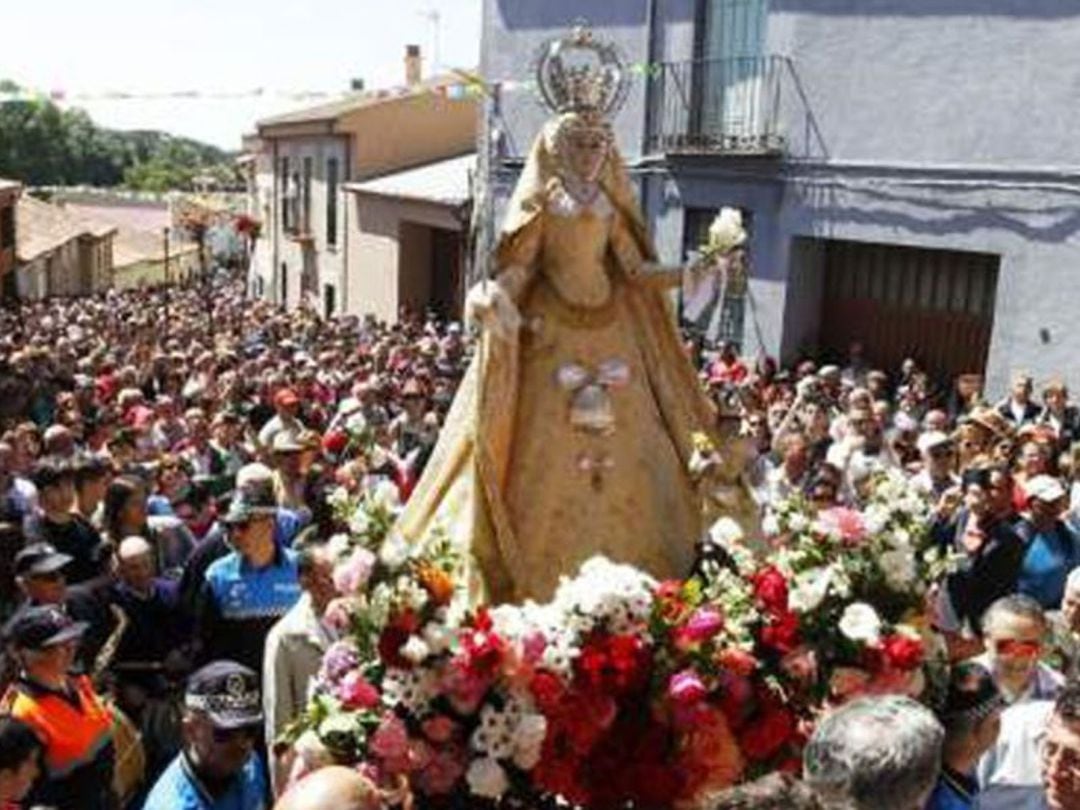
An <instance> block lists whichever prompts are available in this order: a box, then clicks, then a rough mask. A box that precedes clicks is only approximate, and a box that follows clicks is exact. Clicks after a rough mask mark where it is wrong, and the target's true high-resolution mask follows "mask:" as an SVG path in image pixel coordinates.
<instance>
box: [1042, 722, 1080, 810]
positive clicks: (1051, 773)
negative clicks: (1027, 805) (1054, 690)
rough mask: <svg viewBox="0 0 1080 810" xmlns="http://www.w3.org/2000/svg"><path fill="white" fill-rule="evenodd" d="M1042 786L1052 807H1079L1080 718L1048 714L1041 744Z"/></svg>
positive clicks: (1054, 809) (1065, 809)
mask: <svg viewBox="0 0 1080 810" xmlns="http://www.w3.org/2000/svg"><path fill="white" fill-rule="evenodd" d="M1042 772H1043V785H1044V787H1045V788H1046V803H1047V804H1048V805H1049V806H1050V808H1051V810H1074V808H1078V807H1080V721H1078V720H1066V719H1065V718H1063V717H1060V716H1058V714H1057V713H1055V714H1053V715H1052V716H1051V717H1050V722H1049V724H1048V725H1047V728H1046V738H1045V739H1044V740H1043V745H1042Z"/></svg>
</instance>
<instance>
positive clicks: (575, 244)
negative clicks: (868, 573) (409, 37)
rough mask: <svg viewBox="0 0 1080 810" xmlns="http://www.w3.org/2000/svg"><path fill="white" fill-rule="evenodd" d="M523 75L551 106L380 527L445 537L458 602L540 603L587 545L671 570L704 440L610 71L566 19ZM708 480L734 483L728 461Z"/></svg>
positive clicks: (622, 89)
mask: <svg viewBox="0 0 1080 810" xmlns="http://www.w3.org/2000/svg"><path fill="white" fill-rule="evenodd" d="M573 57H577V61H576V62H574V61H571V60H572V58H573ZM538 74H539V75H538V79H539V86H540V88H541V93H542V96H543V98H544V101H545V102H546V104H547V105H548V106H549V108H550V109H551V110H552V112H553V113H554V116H553V117H552V118H551V119H550V120H549V121H548V122H547V124H546V125H545V126H544V127H543V130H542V131H541V132H540V134H539V135H538V137H537V138H536V141H535V143H534V144H533V147H532V150H531V152H530V154H529V157H528V160H527V162H526V165H525V167H524V170H523V172H522V175H521V177H520V180H519V181H518V184H517V187H516V189H515V191H514V194H513V196H512V199H511V200H510V203H509V208H508V211H507V214H506V219H505V222H504V224H503V228H502V232H501V235H500V239H499V242H498V245H497V247H496V250H495V256H494V262H493V264H494V267H495V274H494V278H493V279H492V280H489V281H485V282H481V283H480V284H479V285H477V288H476V289H474V290H473V291H472V292H471V293H470V295H469V301H468V304H467V309H468V310H469V311H470V313H471V315H472V317H474V318H475V319H476V320H477V321H478V322H479V323H480V324H481V326H482V327H483V333H482V336H481V340H480V344H479V347H478V350H477V354H476V356H475V358H474V360H473V363H472V365H471V367H470V369H469V371H468V373H467V374H466V376H465V378H464V380H463V382H462V384H461V387H460V389H459V391H458V394H457V397H456V399H455V401H454V404H453V406H452V408H451V410H450V413H449V415H448V417H447V420H446V425H445V428H444V430H443V433H442V436H441V438H440V441H439V443H438V446H437V447H436V449H435V451H434V454H433V456H432V458H431V460H430V462H429V463H428V466H427V469H426V471H425V474H424V476H423V477H422V479H421V481H420V483H419V484H418V486H417V488H416V490H415V491H414V493H413V495H412V497H411V499H410V501H409V503H408V505H407V506H406V508H405V511H404V513H403V514H402V516H401V518H400V520H399V522H398V526H397V529H398V531H399V532H400V533H401V535H402V536H403V537H404V538H405V539H406V540H407V541H409V542H414V543H415V542H423V541H424V540H425V538H427V537H430V536H432V534H433V533H436V532H445V533H446V534H447V535H448V536H449V537H450V538H451V540H453V541H454V542H455V543H457V544H458V545H459V546H460V547H461V548H462V550H463V551H465V552H467V557H468V559H469V560H470V565H469V575H470V597H471V598H472V599H473V600H474V601H480V600H482V601H485V602H490V603H498V602H504V601H519V600H523V599H528V598H532V599H537V600H546V599H548V598H550V597H551V596H552V594H553V592H554V589H555V587H556V586H557V584H558V581H559V577H560V576H561V575H563V574H573V573H574V572H575V571H576V570H577V568H578V566H579V565H580V563H581V562H583V561H584V560H586V559H588V558H589V557H591V556H593V555H596V554H603V555H606V556H608V557H609V558H611V559H613V560H616V561H619V562H625V563H629V564H632V565H635V566H638V567H640V568H642V569H643V570H645V571H648V572H649V573H651V574H653V575H654V576H656V577H660V578H665V577H681V576H685V575H687V574H688V573H689V571H690V569H691V567H692V565H693V562H694V555H695V551H694V549H695V544H696V542H697V541H698V540H699V538H700V536H701V535H702V530H703V521H704V519H705V517H704V513H703V505H702V497H701V486H700V482H698V481H696V480H695V479H694V478H693V477H692V476H691V475H690V473H689V471H688V464H689V461H690V458H691V456H692V454H693V450H694V437H695V436H698V437H700V436H701V435H702V434H705V435H710V436H714V437H718V434H717V432H716V428H717V425H718V420H717V415H716V413H715V409H714V408H713V406H712V404H711V403H710V402H709V400H708V398H707V397H706V396H705V394H704V393H703V391H702V390H701V387H700V386H699V383H698V380H697V377H696V374H695V371H694V368H693V366H692V364H691V362H690V360H689V358H688V357H687V355H686V354H685V352H684V350H683V346H682V343H681V340H680V337H679V334H678V331H677V328H676V321H675V318H674V315H673V313H672V311H671V307H670V303H669V300H668V295H667V292H666V290H668V289H670V288H672V287H675V286H678V285H679V284H680V283H681V282H682V279H683V275H684V274H683V270H684V268H664V267H661V266H659V265H658V264H657V262H656V256H655V253H654V250H653V247H652V245H651V243H650V240H649V236H648V234H647V232H646V227H645V223H644V220H643V217H642V214H641V212H640V210H639V207H638V204H637V202H636V199H635V195H634V192H633V190H632V187H631V183H630V179H629V177H628V175H627V173H626V170H625V167H624V165H623V162H622V159H621V157H620V155H619V153H618V151H617V149H616V146H615V142H614V138H613V133H612V130H611V128H610V126H609V123H608V120H607V119H608V117H609V116H610V115H611V114H612V113H613V112H614V111H615V110H616V109H617V108H618V107H619V106H620V104H621V103H622V100H623V99H624V97H625V93H626V89H627V78H628V77H627V73H626V71H625V69H624V66H623V64H622V62H621V61H620V60H619V58H618V54H617V53H616V51H615V49H614V48H613V47H612V46H609V45H605V44H602V43H600V42H598V41H596V40H595V39H594V38H593V37H592V35H591V33H590V32H589V31H588V30H587V29H584V28H578V29H575V30H574V32H573V33H572V34H571V35H570V36H568V37H566V38H564V39H560V40H556V41H555V42H553V43H551V45H550V46H549V47H548V48H547V49H546V50H545V53H544V56H543V57H542V59H541V60H540V65H539V68H538ZM688 269H689V268H688ZM693 269H694V271H695V275H696V276H701V275H702V273H703V268H702V267H701V266H698V267H695V268H693ZM704 272H705V274H706V275H707V273H708V268H705V269H704ZM717 446H718V447H721V448H722V445H721V444H720V443H719V441H718V443H717ZM721 485H722V486H729V487H730V488H731V489H732V490H734V491H739V490H740V482H739V481H738V480H737V476H736V473H735V471H732V470H729V471H728V479H727V480H726V481H722V482H721ZM715 491H716V484H715V482H714V484H713V485H712V486H710V492H712V493H715ZM739 500H740V498H739V497H736V498H735V501H739Z"/></svg>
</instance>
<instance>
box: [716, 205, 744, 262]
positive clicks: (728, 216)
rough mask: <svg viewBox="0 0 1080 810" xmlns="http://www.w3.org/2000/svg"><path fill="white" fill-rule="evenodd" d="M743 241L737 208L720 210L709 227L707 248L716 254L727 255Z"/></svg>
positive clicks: (740, 216) (740, 219) (742, 231)
mask: <svg viewBox="0 0 1080 810" xmlns="http://www.w3.org/2000/svg"><path fill="white" fill-rule="evenodd" d="M745 241H746V231H745V230H744V229H743V224H742V212H741V211H740V210H739V209H738V208H728V207H725V208H721V209H720V213H719V214H717V215H716V219H714V220H713V221H712V224H711V225H709V243H708V244H709V248H710V249H712V250H714V251H716V252H717V253H727V252H728V251H729V250H731V249H732V248H736V247H738V246H739V245H741V244H742V243H743V242H745Z"/></svg>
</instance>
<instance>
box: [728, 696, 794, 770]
mask: <svg viewBox="0 0 1080 810" xmlns="http://www.w3.org/2000/svg"><path fill="white" fill-rule="evenodd" d="M794 733H795V718H794V717H793V716H792V714H791V712H789V711H788V710H787V709H783V708H778V707H775V706H770V707H768V708H766V710H765V711H764V713H762V715H761V716H760V717H758V718H756V719H755V720H754V722H752V723H748V724H747V726H746V728H745V729H744V730H743V733H742V735H741V736H740V737H739V746H740V747H741V748H742V751H743V753H744V754H745V755H746V756H747V758H749V759H752V760H754V761H755V762H763V761H764V760H767V759H769V758H770V757H772V756H773V755H774V754H775V753H776V752H777V751H779V750H780V749H781V748H782V747H783V746H784V743H786V742H787V741H788V740H789V739H791V737H792V735H794Z"/></svg>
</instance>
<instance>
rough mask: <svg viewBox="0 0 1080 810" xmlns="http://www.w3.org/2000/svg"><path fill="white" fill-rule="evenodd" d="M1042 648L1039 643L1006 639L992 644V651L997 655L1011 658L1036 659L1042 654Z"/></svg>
mask: <svg viewBox="0 0 1080 810" xmlns="http://www.w3.org/2000/svg"><path fill="white" fill-rule="evenodd" d="M1042 648H1043V645H1042V642H1041V641H1015V640H1013V639H1009V638H1006V639H1002V640H1000V641H996V642H994V650H995V651H996V652H997V654H998V655H1005V656H1009V657H1011V658H1038V657H1039V655H1040V654H1041V653H1042Z"/></svg>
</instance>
